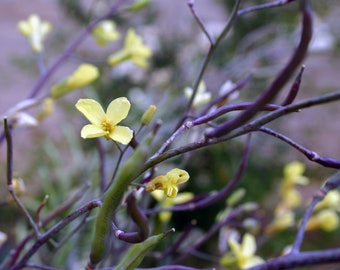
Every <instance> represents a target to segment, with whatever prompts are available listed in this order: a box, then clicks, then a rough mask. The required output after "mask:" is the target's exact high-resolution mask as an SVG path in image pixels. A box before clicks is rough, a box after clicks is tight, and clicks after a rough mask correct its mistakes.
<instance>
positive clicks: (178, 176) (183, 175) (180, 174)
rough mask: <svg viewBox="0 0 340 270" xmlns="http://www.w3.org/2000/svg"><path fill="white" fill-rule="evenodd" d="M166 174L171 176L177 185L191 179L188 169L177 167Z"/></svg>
mask: <svg viewBox="0 0 340 270" xmlns="http://www.w3.org/2000/svg"><path fill="white" fill-rule="evenodd" d="M166 176H167V177H168V178H169V180H170V181H171V183H172V184H176V185H178V184H182V183H184V182H186V181H188V180H189V174H188V173H187V172H186V171H184V170H181V169H177V168H175V169H172V170H171V171H169V172H168V173H167V174H166Z"/></svg>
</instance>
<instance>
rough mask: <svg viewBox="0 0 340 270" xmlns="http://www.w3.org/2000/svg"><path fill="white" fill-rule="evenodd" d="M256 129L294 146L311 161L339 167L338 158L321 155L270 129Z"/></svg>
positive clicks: (329, 166) (339, 161) (335, 167)
mask: <svg viewBox="0 0 340 270" xmlns="http://www.w3.org/2000/svg"><path fill="white" fill-rule="evenodd" d="M258 130H259V131H261V132H264V133H266V134H269V135H271V136H273V137H275V138H277V139H279V140H282V141H284V142H286V143H288V144H289V145H290V146H292V147H294V148H295V149H296V150H298V151H299V152H301V153H302V154H304V155H305V156H306V157H307V158H308V159H309V160H311V161H313V162H316V163H318V164H321V165H323V166H325V167H328V168H334V169H340V160H337V159H333V158H328V157H322V156H320V155H319V154H317V153H316V152H314V151H311V150H309V149H307V148H306V147H304V146H302V145H300V144H298V143H296V142H295V141H293V140H292V139H290V138H288V137H286V136H284V135H283V134H281V133H279V132H276V131H274V130H272V129H269V128H266V127H261V128H259V129H258Z"/></svg>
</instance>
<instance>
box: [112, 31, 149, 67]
mask: <svg viewBox="0 0 340 270" xmlns="http://www.w3.org/2000/svg"><path fill="white" fill-rule="evenodd" d="M150 56H151V50H150V48H149V47H147V46H146V45H144V44H143V41H142V39H141V37H140V36H138V35H137V34H136V32H135V30H134V29H129V30H128V32H127V34H126V38H125V43H124V47H123V49H122V50H120V51H118V52H116V53H114V54H112V55H110V56H109V58H108V63H109V64H110V65H111V66H114V65H118V64H120V63H121V62H123V61H127V60H131V61H132V63H134V64H135V65H136V66H139V67H141V68H146V67H147V66H148V63H147V59H148V58H149V57H150Z"/></svg>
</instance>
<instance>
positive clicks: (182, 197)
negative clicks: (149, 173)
mask: <svg viewBox="0 0 340 270" xmlns="http://www.w3.org/2000/svg"><path fill="white" fill-rule="evenodd" d="M151 195H152V197H154V198H155V199H156V200H157V201H159V202H160V207H162V208H166V207H172V206H174V205H177V204H182V203H185V202H187V201H190V200H191V199H192V198H193V197H194V194H193V193H191V192H181V193H179V194H178V195H177V196H176V197H175V198H168V197H166V196H165V194H164V192H163V191H162V190H155V191H153V192H152V193H151ZM171 216H172V212H171V211H161V212H160V213H159V219H160V221H162V222H164V223H166V222H168V221H169V220H170V219H171Z"/></svg>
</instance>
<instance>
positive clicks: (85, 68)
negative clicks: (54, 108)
mask: <svg viewBox="0 0 340 270" xmlns="http://www.w3.org/2000/svg"><path fill="white" fill-rule="evenodd" d="M98 76H99V71H98V68H97V67H96V66H94V65H91V64H81V65H80V66H79V67H78V68H77V69H76V70H75V71H74V72H73V73H72V74H71V75H70V76H69V77H68V78H67V79H66V80H64V81H62V82H60V83H57V84H56V85H54V86H53V87H52V89H51V96H52V97H53V98H58V97H61V96H63V95H65V94H66V93H68V92H71V91H72V90H74V89H78V88H81V87H84V86H86V85H88V84H90V83H92V82H93V81H94V80H95V79H97V78H98Z"/></svg>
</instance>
